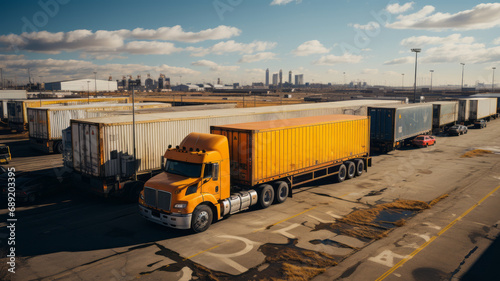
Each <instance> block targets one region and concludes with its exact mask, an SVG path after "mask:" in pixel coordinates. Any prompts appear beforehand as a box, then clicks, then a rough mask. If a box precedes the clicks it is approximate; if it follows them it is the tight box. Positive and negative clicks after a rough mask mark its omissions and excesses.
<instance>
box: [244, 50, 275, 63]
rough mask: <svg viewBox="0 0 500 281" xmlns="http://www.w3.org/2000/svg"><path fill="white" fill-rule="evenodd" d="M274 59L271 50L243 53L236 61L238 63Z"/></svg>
mask: <svg viewBox="0 0 500 281" xmlns="http://www.w3.org/2000/svg"><path fill="white" fill-rule="evenodd" d="M273 59H276V54H275V53H271V52H263V53H257V54H254V55H244V56H243V57H242V58H241V59H240V60H239V61H238V62H239V63H249V62H256V61H268V60H273Z"/></svg>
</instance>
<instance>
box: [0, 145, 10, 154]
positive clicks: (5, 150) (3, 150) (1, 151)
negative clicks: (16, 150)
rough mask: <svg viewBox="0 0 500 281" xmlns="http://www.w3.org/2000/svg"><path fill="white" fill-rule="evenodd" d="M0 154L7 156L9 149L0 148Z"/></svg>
mask: <svg viewBox="0 0 500 281" xmlns="http://www.w3.org/2000/svg"><path fill="white" fill-rule="evenodd" d="M0 154H9V149H8V148H7V147H0Z"/></svg>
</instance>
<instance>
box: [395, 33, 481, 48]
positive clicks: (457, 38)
mask: <svg viewBox="0 0 500 281" xmlns="http://www.w3.org/2000/svg"><path fill="white" fill-rule="evenodd" d="M473 42H474V37H462V35H461V34H458V33H455V34H452V35H450V36H447V37H439V36H412V37H409V38H406V39H404V40H403V41H401V45H402V46H406V47H411V46H417V47H421V46H425V45H446V44H457V43H464V44H470V43H473Z"/></svg>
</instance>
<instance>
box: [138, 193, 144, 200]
mask: <svg viewBox="0 0 500 281" xmlns="http://www.w3.org/2000/svg"><path fill="white" fill-rule="evenodd" d="M139 197H141V200H144V193H142V192H141V195H139Z"/></svg>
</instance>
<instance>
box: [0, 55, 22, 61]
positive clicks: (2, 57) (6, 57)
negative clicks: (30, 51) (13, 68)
mask: <svg viewBox="0 0 500 281" xmlns="http://www.w3.org/2000/svg"><path fill="white" fill-rule="evenodd" d="M20 59H24V55H4V54H0V61H2V60H20Z"/></svg>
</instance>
